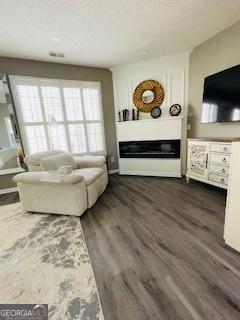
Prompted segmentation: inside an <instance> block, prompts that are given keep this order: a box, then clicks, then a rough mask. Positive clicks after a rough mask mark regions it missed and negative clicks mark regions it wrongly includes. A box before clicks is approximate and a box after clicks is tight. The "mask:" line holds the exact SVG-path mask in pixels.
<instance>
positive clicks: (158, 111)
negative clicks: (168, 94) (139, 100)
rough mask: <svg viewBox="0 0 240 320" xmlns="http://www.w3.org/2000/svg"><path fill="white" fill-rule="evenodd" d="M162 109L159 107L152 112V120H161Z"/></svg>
mask: <svg viewBox="0 0 240 320" xmlns="http://www.w3.org/2000/svg"><path fill="white" fill-rule="evenodd" d="M161 113H162V111H161V109H160V108H159V107H155V108H153V109H152V110H151V116H152V118H154V119H155V118H159V117H160V116H161Z"/></svg>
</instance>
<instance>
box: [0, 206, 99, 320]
mask: <svg viewBox="0 0 240 320" xmlns="http://www.w3.org/2000/svg"><path fill="white" fill-rule="evenodd" d="M0 302H1V303H31V304H45V303H46V304H48V305H49V306H48V309H49V319H51V320H55V319H56V320H60V319H64V320H65V319H71V320H75V319H78V320H79V319H81V320H95V319H99V320H103V319H104V317H103V313H102V309H101V304H100V300H99V296H98V291H97V286H96V281H95V277H94V274H93V269H92V265H91V261H90V258H89V254H88V251H87V246H86V242H85V239H84V235H83V231H82V226H81V223H80V219H79V218H78V217H72V216H60V215H47V214H37V213H34V214H31V213H22V210H21V205H20V203H16V204H11V205H7V206H1V207H0Z"/></svg>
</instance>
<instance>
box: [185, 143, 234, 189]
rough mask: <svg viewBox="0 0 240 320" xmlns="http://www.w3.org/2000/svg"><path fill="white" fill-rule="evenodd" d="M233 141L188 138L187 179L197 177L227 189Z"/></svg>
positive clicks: (199, 179)
mask: <svg viewBox="0 0 240 320" xmlns="http://www.w3.org/2000/svg"><path fill="white" fill-rule="evenodd" d="M231 148H232V143H231V142H230V141H229V142H226V141H221V140H219V141H217V140H200V139H188V156H187V175H186V177H187V181H189V180H190V178H191V179H195V180H198V181H202V182H205V183H208V184H211V185H214V186H217V187H220V188H224V189H227V187H228V178H229V166H230V157H231Z"/></svg>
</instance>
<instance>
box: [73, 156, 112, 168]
mask: <svg viewBox="0 0 240 320" xmlns="http://www.w3.org/2000/svg"><path fill="white" fill-rule="evenodd" d="M75 161H76V163H77V167H78V168H79V169H81V168H96V167H100V168H101V167H103V166H104V164H105V163H106V158H105V157H104V156H92V155H84V156H81V157H79V156H78V157H75Z"/></svg>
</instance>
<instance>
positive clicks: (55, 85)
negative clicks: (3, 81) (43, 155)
mask: <svg viewBox="0 0 240 320" xmlns="http://www.w3.org/2000/svg"><path fill="white" fill-rule="evenodd" d="M10 81H11V85H12V88H13V94H14V100H15V104H16V109H17V114H18V119H19V124H20V129H21V133H22V138H23V144H24V149H25V152H26V153H27V154H28V153H33V152H37V151H44V150H50V149H60V150H66V151H69V152H71V153H74V154H87V153H93V154H104V153H105V139H104V126H103V115H102V106H101V89H100V84H99V83H98V82H82V81H70V80H69V81H67V80H52V79H40V78H30V77H17V76H11V77H10Z"/></svg>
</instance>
